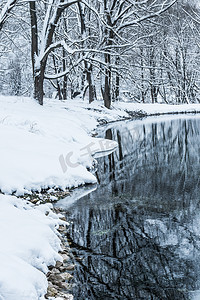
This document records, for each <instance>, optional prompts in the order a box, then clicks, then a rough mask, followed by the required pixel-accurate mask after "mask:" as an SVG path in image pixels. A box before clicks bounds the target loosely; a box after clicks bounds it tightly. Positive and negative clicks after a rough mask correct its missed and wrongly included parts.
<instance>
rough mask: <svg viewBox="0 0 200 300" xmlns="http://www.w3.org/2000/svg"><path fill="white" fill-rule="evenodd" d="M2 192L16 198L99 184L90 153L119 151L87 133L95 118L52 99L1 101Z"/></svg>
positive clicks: (7, 99)
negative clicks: (43, 190)
mask: <svg viewBox="0 0 200 300" xmlns="http://www.w3.org/2000/svg"><path fill="white" fill-rule="evenodd" d="M0 107H1V109H0V140H1V148H0V166H1V170H3V172H1V173H0V189H1V191H2V192H3V193H7V194H11V193H12V192H16V194H17V195H19V194H23V193H25V192H28V191H30V190H40V188H48V187H61V188H65V187H72V186H75V187H76V186H78V185H81V184H84V183H95V182H96V178H95V177H94V175H92V174H91V173H90V172H89V171H88V170H87V167H91V166H92V162H93V158H92V156H91V154H94V153H95V152H105V151H108V150H110V149H112V148H113V147H116V146H117V144H116V143H115V142H112V143H108V142H106V141H105V140H99V139H95V138H92V137H90V136H89V132H90V131H91V130H92V129H93V128H95V126H96V125H97V122H96V120H95V119H94V117H92V116H90V115H88V114H87V113H86V112H85V114H84V113H82V112H81V111H73V104H72V110H69V109H68V108H67V109H66V107H65V103H63V102H58V101H55V100H54V101H53V100H52V101H50V100H49V102H47V103H46V105H45V106H44V107H41V106H39V105H38V104H37V103H36V102H35V101H34V100H32V99H28V98H16V97H0Z"/></svg>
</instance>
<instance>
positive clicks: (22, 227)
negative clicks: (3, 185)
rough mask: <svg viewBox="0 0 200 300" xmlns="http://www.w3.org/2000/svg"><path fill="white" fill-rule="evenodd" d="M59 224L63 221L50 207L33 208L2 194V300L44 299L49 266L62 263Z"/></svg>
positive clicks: (0, 266)
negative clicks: (46, 274)
mask: <svg viewBox="0 0 200 300" xmlns="http://www.w3.org/2000/svg"><path fill="white" fill-rule="evenodd" d="M47 213H48V216H47V215H46V214H47ZM59 224H63V221H61V220H59V218H58V216H57V215H55V214H54V213H53V212H52V211H51V206H50V205H49V204H48V205H47V204H44V205H41V206H38V207H33V206H32V205H31V204H30V203H28V202H27V201H26V202H25V201H24V200H22V199H17V198H16V197H14V196H8V195H0V240H1V249H0V270H1V272H0V299H1V300H16V299H18V300H27V299H29V300H36V299H44V295H45V293H46V289H47V279H46V276H45V273H47V271H48V268H47V266H49V265H55V263H56V261H57V260H62V258H61V256H60V255H59V254H58V251H59V250H61V246H60V240H59V238H58V236H57V234H58V233H57V229H56V228H57V227H58V226H59Z"/></svg>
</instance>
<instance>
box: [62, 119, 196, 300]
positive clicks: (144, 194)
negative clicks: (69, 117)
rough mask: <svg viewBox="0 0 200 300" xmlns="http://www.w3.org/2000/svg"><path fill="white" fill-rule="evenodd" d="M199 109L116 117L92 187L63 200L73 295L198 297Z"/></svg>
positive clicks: (161, 299)
mask: <svg viewBox="0 0 200 300" xmlns="http://www.w3.org/2000/svg"><path fill="white" fill-rule="evenodd" d="M199 129H200V117H198V116H197V117H192V116H191V117H185V118H176V119H175V118H172V119H165V120H163V119H162V118H160V117H159V118H157V119H156V118H154V119H151V118H150V119H146V120H140V121H131V122H130V121H129V122H121V123H118V124H114V125H112V126H110V127H107V128H106V127H105V128H104V129H101V132H100V136H102V137H106V138H109V139H113V140H115V141H118V143H119V148H118V150H117V151H116V152H114V153H112V154H110V155H109V156H107V157H104V158H100V159H98V163H99V167H98V171H97V173H96V175H97V178H98V181H99V185H98V186H97V189H96V191H93V192H92V193H90V194H88V195H87V196H85V197H83V198H81V199H79V200H77V201H76V202H75V203H74V204H71V206H70V207H69V208H68V212H66V214H67V218H68V220H70V221H72V223H71V225H70V228H69V232H68V240H69V241H70V243H71V249H72V252H73V254H74V255H75V257H77V260H76V269H75V271H74V288H73V294H74V299H75V300H76V299H79V300H87V299H89V300H90V299H91V300H92V299H95V300H96V299H104V300H110V299H120V300H125V299H131V300H134V299H144V300H148V299H149V300H150V299H151V300H152V299H153V300H154V299H156V300H157V299H159V300H165V299H169V300H174V299H179V300H181V299H192V300H194V299H195V300H197V299H200V291H199V290H200V176H199V175H200V163H199V162H200V159H199V158H200V133H199V131H200V130H199Z"/></svg>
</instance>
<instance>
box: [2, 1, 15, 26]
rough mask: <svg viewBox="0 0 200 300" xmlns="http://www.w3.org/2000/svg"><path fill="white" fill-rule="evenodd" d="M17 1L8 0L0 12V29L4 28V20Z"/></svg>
mask: <svg viewBox="0 0 200 300" xmlns="http://www.w3.org/2000/svg"><path fill="white" fill-rule="evenodd" d="M16 2H17V0H8V1H7V2H6V4H5V5H4V7H3V9H2V11H1V12H0V30H1V29H2V26H3V24H4V22H5V21H6V19H7V17H8V15H9V13H10V11H11V9H12V8H13V7H14V6H15V4H16Z"/></svg>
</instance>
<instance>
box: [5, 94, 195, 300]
mask: <svg viewBox="0 0 200 300" xmlns="http://www.w3.org/2000/svg"><path fill="white" fill-rule="evenodd" d="M184 112H192V113H196V112H200V104H198V105H196V104H194V105H180V106H177V105H169V106H168V105H163V104H155V105H152V104H134V103H116V106H115V108H113V109H112V110H108V109H106V108H105V107H103V106H102V103H100V102H95V103H92V104H91V105H89V104H87V103H86V102H83V101H80V100H70V101H66V102H60V101H58V100H48V99H47V100H46V101H45V105H44V107H41V106H39V105H38V104H37V103H36V102H35V101H34V100H32V99H28V98H17V97H2V96H1V97H0V140H1V147H0V166H1V173H0V190H1V192H2V193H4V194H7V195H0V228H1V230H0V239H1V245H2V247H1V251H0V268H1V276H0V300H15V299H17V300H27V299H29V300H37V299H44V295H45V293H46V289H47V280H46V277H45V273H46V272H47V271H48V268H47V267H48V266H49V265H53V264H55V261H56V260H58V259H61V257H60V256H59V255H58V251H59V250H60V249H61V244H60V239H59V238H58V232H57V228H58V226H59V224H60V223H61V221H60V220H59V218H58V216H57V215H55V214H54V213H52V211H51V208H50V206H49V205H42V206H37V207H35V206H33V205H32V204H31V203H29V202H27V201H26V200H23V199H21V198H20V199H19V198H16V197H15V196H10V194H12V193H14V194H15V195H16V196H17V195H23V194H24V193H31V191H40V190H41V189H46V188H55V187H59V188H63V189H64V188H66V187H77V186H78V185H82V184H85V183H95V182H96V178H95V176H94V175H93V174H92V173H90V172H89V171H88V169H89V168H92V165H93V156H92V155H93V154H95V153H98V154H99V153H101V152H103V153H108V152H109V151H111V150H112V149H114V148H115V147H116V146H117V144H116V143H115V142H109V141H106V140H103V139H97V138H93V137H91V133H92V131H93V130H95V128H96V126H97V125H98V123H99V122H100V123H106V122H113V121H116V120H122V119H128V118H130V117H131V115H134V114H136V115H138V114H143V115H157V114H164V113H184ZM27 295H28V296H27Z"/></svg>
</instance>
